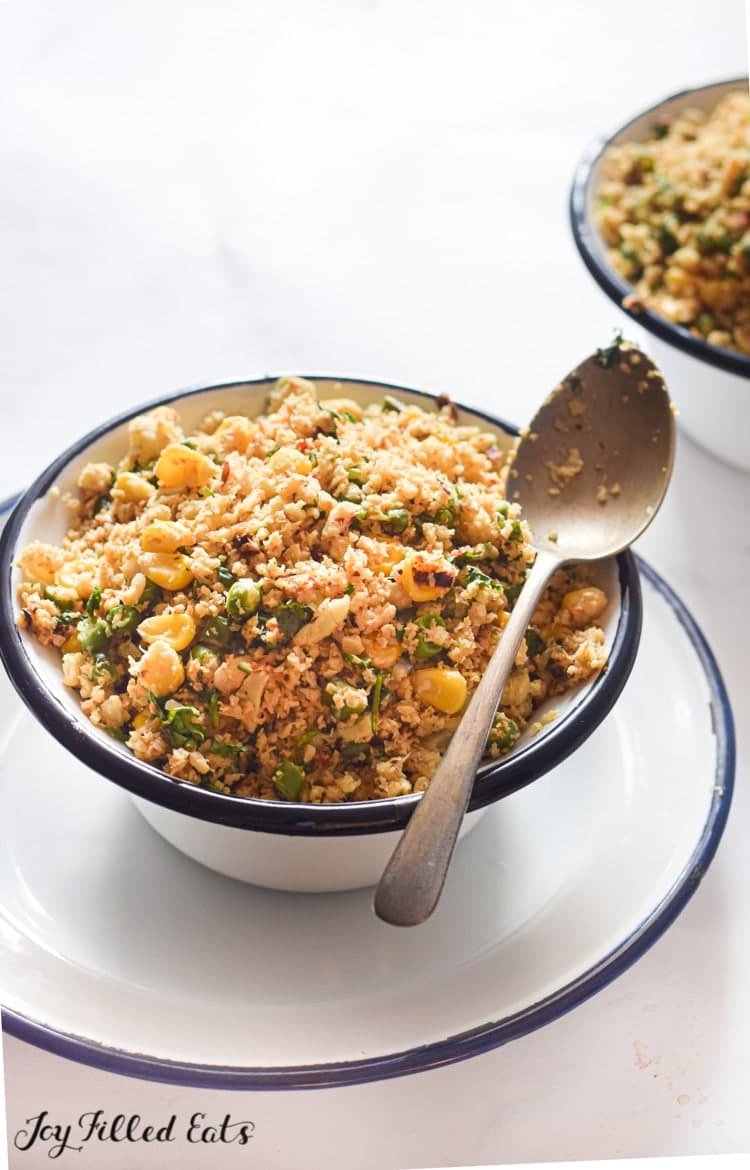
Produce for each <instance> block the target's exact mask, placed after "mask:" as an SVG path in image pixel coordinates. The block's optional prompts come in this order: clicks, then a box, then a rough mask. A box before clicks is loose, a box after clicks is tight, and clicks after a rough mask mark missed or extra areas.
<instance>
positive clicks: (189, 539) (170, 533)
mask: <svg viewBox="0 0 750 1170" xmlns="http://www.w3.org/2000/svg"><path fill="white" fill-rule="evenodd" d="M194 544H195V537H194V536H193V535H192V533H191V532H190V530H189V529H188V528H187V527H186V526H185V525H184V524H175V522H174V521H173V520H155V521H154V522H153V524H147V525H146V527H145V528H144V529H143V532H142V533H141V548H142V549H143V551H144V552H155V553H161V552H163V553H173V552H177V549H178V548H189V547H190V546H192V545H194Z"/></svg>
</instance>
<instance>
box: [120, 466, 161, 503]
mask: <svg viewBox="0 0 750 1170" xmlns="http://www.w3.org/2000/svg"><path fill="white" fill-rule="evenodd" d="M155 491H156V488H155V487H154V485H153V484H152V483H149V482H148V480H147V479H144V478H143V476H142V475H136V473H135V472H134V471H121V472H120V474H119V475H118V476H117V479H116V480H115V482H114V485H113V487H112V494H113V496H115V498H117V497H119V498H121V499H123V500H125V501H126V502H127V503H128V504H142V503H145V501H146V500H149V499H150V498H151V496H152V495H153V494H154V492H155Z"/></svg>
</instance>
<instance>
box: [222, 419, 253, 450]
mask: <svg viewBox="0 0 750 1170" xmlns="http://www.w3.org/2000/svg"><path fill="white" fill-rule="evenodd" d="M256 430H257V426H256V424H255V423H254V422H252V420H251V419H249V418H246V417H245V416H244V415H243V414H230V415H227V417H226V418H225V419H223V420H222V421H221V422H220V423H219V425H218V427H217V428H216V430H215V431H214V438H215V439H216V440H217V445H218V447H219V450H220V451H239V452H240V454H241V455H244V454H245V452H246V451H247V449H248V447H249V446H250V440H251V439H252V437H253V435H254V434H255V431H256Z"/></svg>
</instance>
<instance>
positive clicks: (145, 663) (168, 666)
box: [138, 638, 185, 699]
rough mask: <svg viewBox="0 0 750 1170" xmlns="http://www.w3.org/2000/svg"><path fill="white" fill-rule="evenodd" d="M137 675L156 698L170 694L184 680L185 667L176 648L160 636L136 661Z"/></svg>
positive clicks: (177, 688) (178, 687)
mask: <svg viewBox="0 0 750 1170" xmlns="http://www.w3.org/2000/svg"><path fill="white" fill-rule="evenodd" d="M138 677H139V679H140V681H141V682H142V683H143V685H144V686H145V687H146V689H147V690H149V691H151V693H152V694H153V695H155V696H156V698H157V699H162V698H164V696H165V695H172V694H174V692H175V691H177V690H179V689H180V687H181V686H182V684H183V682H184V681H185V667H184V666H183V665H182V659H181V658H180V656H179V654H178V653H177V651H176V650H173V648H172V647H171V646H169V645H168V644H167V643H166V642H164V641H162V640H161V638H159V639H157V641H156V642H152V643H151V645H150V646H149V648H148V650H147V651H146V653H145V654H144V655H143V658H142V659H141V660H140V662H139V663H138Z"/></svg>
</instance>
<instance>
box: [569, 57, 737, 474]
mask: <svg viewBox="0 0 750 1170" xmlns="http://www.w3.org/2000/svg"><path fill="white" fill-rule="evenodd" d="M738 89H747V78H739V79H734V80H732V81H723V82H719V83H717V84H714V85H704V86H701V87H700V88H698V89H690V90H685V91H683V92H682V93H678V94H674V95H672V96H671V97H669V98H666V99H664V100H663V101H661V102H658V103H657V104H656V105H654V106H651V107H650V108H649V109H648V110H645V111H643V113H640V114H638V115H637V116H636V117H635V118H631V119H630V120H629V121H628V122H627V123H625V125H624V126H621V127H620V128H619V129H618V130H617V131H616V132H615V133H614V134H611V135H609V136H607V137H606V138H598V139H597V140H596V141H595V142H594V143H592V144H591V146H590V147H589V148H588V149H587V150H586V152H585V154H584V155H583V158H582V159H581V161H580V162H579V164H578V167H577V169H576V172H575V177H574V180H573V186H572V189H571V194H570V220H571V227H572V229H573V238H574V240H575V243H576V245H577V247H578V251H579V252H580V254H581V258H582V259H583V262H584V264H585V265H586V267H587V268H588V270H589V272H590V273H591V275H592V276H593V277H594V279H595V280H596V282H597V284H598V285H599V287H600V288H601V289H602V290H603V291H604V292H605V293H606V294H607V296H608V297H609V298H610V299H611V300H612V301H614V303H615V305H617V307H618V309H619V310H620V311H621V312H622V313H623V314H624V313H627V315H628V316H629V317H630V319H631V320H632V321H633V322H634V323H635V324H636V325H637V326H638V327H639V328H640V329H642V330H645V331H646V334H647V336H646V339H645V340H642V339H641V337H639V339H638V340H639V344H642V345H643V347H644V349H646V350H648V351H649V352H650V353H651V354H652V356H653V358H654V360H655V362H656V363H657V365H658V366H659V368H660V369H661V370H663V371H664V376H665V377H666V379H667V382H668V384H669V386H670V387H672V388H673V391H674V394H673V396H674V401H675V404H676V406H677V408H678V411H679V415H678V418H679V422H680V425H681V426H682V427H683V428H684V430H685V431H686V432H687V434H689V435H690V436H691V438H693V439H695V441H696V442H697V443H699V444H700V445H701V446H702V447H704V448H705V449H706V450H707V451H710V452H711V453H712V454H713V455H716V456H718V458H719V459H722V460H723V461H724V462H726V463H729V464H731V465H732V466H734V467H738V468H741V469H742V470H744V471H750V446H749V445H748V443H747V440H746V437H745V424H746V419H747V411H748V404H749V403H750V356H747V355H745V354H741V353H737V352H735V351H734V350H730V349H724V348H722V347H721V346H716V345H709V343H708V342H707V341H704V340H703V339H702V338H700V337H696V336H695V335H694V334H692V333H691V332H690V331H689V330H688V329H686V328H684V327H683V326H682V325H675V324H674V323H673V322H671V321H668V320H667V319H666V317H662V316H660V315H659V314H657V313H654V312H652V311H651V310H650V309H643V310H639V311H635V310H626V309H624V308H623V299H624V298H625V297H627V296H628V294H629V293H632V291H633V290H632V288H631V286H630V285H629V284H628V283H627V281H625V280H623V278H622V277H621V276H620V275H619V273H617V272H615V270H614V269H613V268H612V267H611V266H610V264H609V262H608V260H607V256H606V247H605V245H604V242H603V241H602V238H601V236H600V235H599V233H598V231H597V229H596V226H595V223H594V216H593V208H594V203H595V199H596V190H597V187H598V181H599V173H600V168H601V162H602V156H603V154H604V152H605V151H606V150H607V148H608V147H609V146H611V145H612V144H615V143H621V142H638V141H643V140H646V139H647V138H649V137H650V133H651V127H652V126H653V124H654V123H656V122H668V121H669V120H670V119H671V118H674V117H675V115H676V114H678V113H679V112H680V111H681V110H684V109H685V108H686V107H688V106H690V107H695V108H699V109H702V110H711V109H713V108H714V106H716V104H717V103H718V102H719V101H720V100H721V98H722V97H724V96H725V95H726V94H728V93H731V92H733V91H735V90H738ZM631 333H632V329H631Z"/></svg>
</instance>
